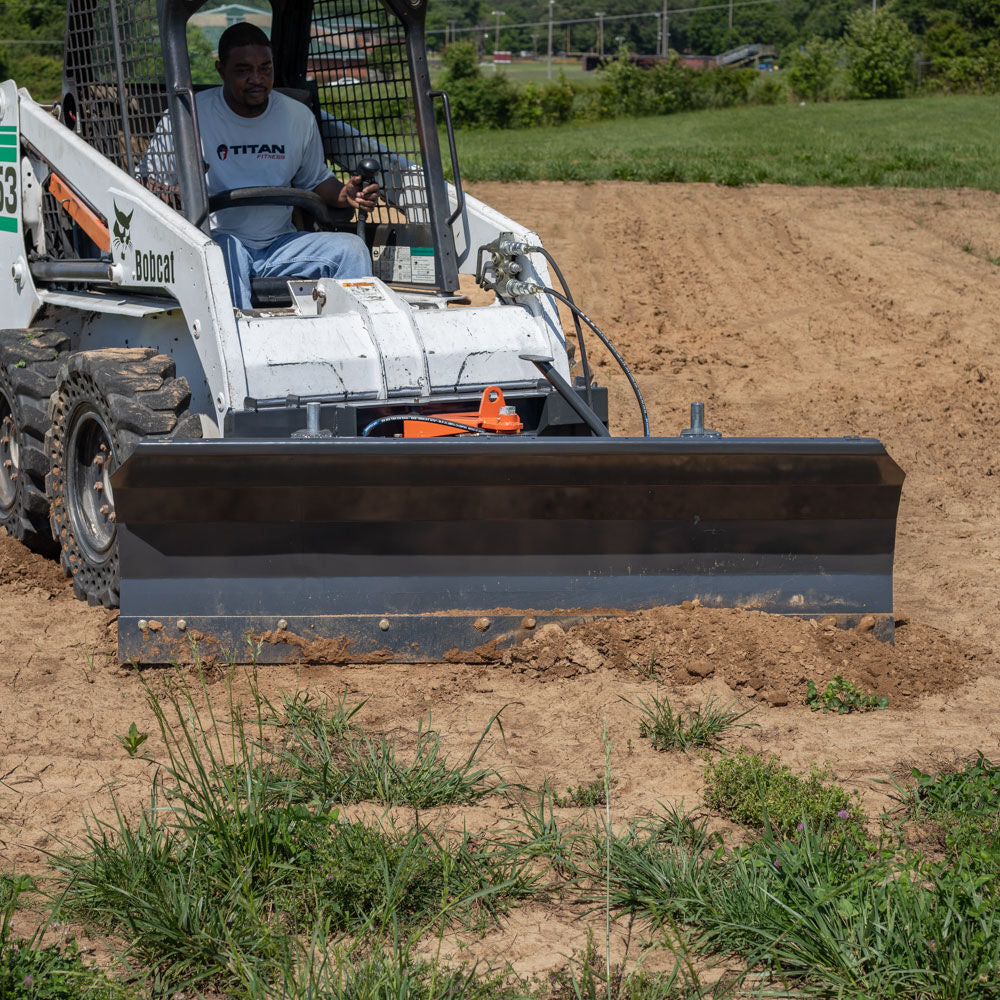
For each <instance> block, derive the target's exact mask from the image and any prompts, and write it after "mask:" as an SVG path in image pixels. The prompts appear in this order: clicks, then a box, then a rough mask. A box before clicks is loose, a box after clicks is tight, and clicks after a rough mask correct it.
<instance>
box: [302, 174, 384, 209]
mask: <svg viewBox="0 0 1000 1000" xmlns="http://www.w3.org/2000/svg"><path fill="white" fill-rule="evenodd" d="M314 190H315V191H316V194H318V195H319V196H320V197H321V198H322V199H323V200H324V201H325V202H326V203H327V204H328V205H330V206H331V207H332V208H357V209H360V210H361V211H363V212H371V211H373V210H374V208H375V206H376V205H377V204H378V184H364V182H363V181H362V180H361V175H360V174H356V175H355V176H354V177H352V178H350V180H348V181H346V182H344V183H341V182H340V181H338V180H335V179H334V178H333V177H330V178H328V179H327V180H325V181H323V183H322V184H320V185H318V186H317V187H316V188H315V189H314Z"/></svg>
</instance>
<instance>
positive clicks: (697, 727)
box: [639, 696, 753, 750]
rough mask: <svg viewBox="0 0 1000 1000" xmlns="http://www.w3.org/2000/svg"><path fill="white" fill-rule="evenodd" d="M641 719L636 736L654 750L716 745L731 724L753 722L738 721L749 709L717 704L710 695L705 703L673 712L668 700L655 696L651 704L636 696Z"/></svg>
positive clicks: (750, 709) (686, 748) (731, 726)
mask: <svg viewBox="0 0 1000 1000" xmlns="http://www.w3.org/2000/svg"><path fill="white" fill-rule="evenodd" d="M639 706H640V708H641V709H642V715H643V717H642V719H641V720H640V721H639V735H640V736H641V737H642V738H643V739H647V738H648V739H649V740H650V742H651V743H652V744H653V749H654V750H690V749H691V748H692V747H707V748H709V749H712V748H715V747H717V746H718V745H719V740H720V738H721V737H722V736H723V734H725V733H726V732H727V730H729V729H732V728H733V727H734V726H739V727H741V728H746V727H748V726H751V725H753V723H749V722H740V721H739V720H740V719H742V718H744V717H745V716H747V715H749V714H750V712H752V711H753V709H752V708H747V709H742V710H740V709H739V707H738V705H737V703H736V702H733V703H732V704H731V705H719V704H717V703H716V701H715V700H714V699H713V698H712V697H711V696H709V698H708V699H707V700H706V702H705V704H704V705H703V706H702V707H701V708H698V709H695V710H694V711H693V712H688V713H687V714H685V713H683V712H675V711H674V710H673V708H672V707H671V705H670V699H669V698H664V699H663V700H662V701H661V700H660V699H659V698H656V697H654V698H653V703H652V704H651V705H649V704H647V703H646V702H644V701H643V700H642V699H641V698H640V699H639Z"/></svg>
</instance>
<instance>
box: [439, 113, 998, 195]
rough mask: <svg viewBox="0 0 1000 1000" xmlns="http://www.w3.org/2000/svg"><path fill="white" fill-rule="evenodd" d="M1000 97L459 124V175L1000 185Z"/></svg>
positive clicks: (990, 187)
mask: <svg viewBox="0 0 1000 1000" xmlns="http://www.w3.org/2000/svg"><path fill="white" fill-rule="evenodd" d="M998 134H1000V97H957V96H954V97H921V98H913V99H910V100H897V101H843V102H837V103H832V104H806V105H798V104H788V105H780V106H775V107H760V106H754V107H739V108H728V109H725V110H719V111H696V112H686V113H683V114H676V115H668V116H663V117H654V118H640V119H621V120H615V121H608V122H596V123H591V124H573V125H567V126H563V127H559V128H545V129H543V128H536V129H523V130H514V131H503V132H471V131H470V132H463V133H460V134H459V136H458V149H459V154H460V163H461V166H462V176H463V178H465V179H467V180H470V181H474V180H499V181H521V180H563V181H598V180H636V181H652V182H656V181H707V182H711V183H716V184H728V185H743V184H799V185H817V184H819V185H835V186H848V187H864V186H883V187H948V188H953V187H973V188H982V189H984V190H988V191H1000V143H998V142H997V136H998Z"/></svg>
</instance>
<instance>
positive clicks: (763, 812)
mask: <svg viewBox="0 0 1000 1000" xmlns="http://www.w3.org/2000/svg"><path fill="white" fill-rule="evenodd" d="M831 777H832V776H831V774H830V772H829V770H827V769H823V770H820V769H817V768H815V767H814V768H812V769H811V770H810V772H809V773H808V774H797V773H795V772H794V771H792V770H791V768H789V767H786V766H784V765H783V764H781V762H780V761H779V760H778V758H777V757H770V758H768V759H765V758H763V757H761V756H760V755H759V754H754V753H750V752H748V751H747V750H746V749H744V748H743V747H741V748H740V749H739V750H737V751H736V753H734V754H731V755H728V756H725V757H722V758H720V759H719V760H717V761H714V762H711V763H709V765H708V767H707V768H706V770H705V803H706V804H707V805H708V806H710V807H711V808H713V809H718V810H719V811H720V812H721V813H723V814H724V815H725V816H728V817H729V818H730V819H732V820H734V821H735V822H737V823H740V824H742V825H743V826H746V827H750V828H751V829H757V830H761V829H764V828H765V827H771V828H772V829H774V830H775V831H777V832H778V833H784V834H788V833H793V832H795V831H796V830H797V829H799V828H800V827H803V826H804V827H808V828H809V829H811V830H821V829H826V830H830V831H832V832H834V833H835V835H836V836H837V837H838V838H843V837H845V836H850V837H853V838H858V837H861V838H863V835H864V833H863V831H864V815H863V813H862V811H861V806H860V802H859V800H858V798H857V795H851V794H849V793H848V792H846V791H845V790H844V789H843V788H841V787H840V786H839V785H836V784H834V783H832V782H830V778H831Z"/></svg>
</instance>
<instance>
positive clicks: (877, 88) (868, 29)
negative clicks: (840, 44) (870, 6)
mask: <svg viewBox="0 0 1000 1000" xmlns="http://www.w3.org/2000/svg"><path fill="white" fill-rule="evenodd" d="M915 48H916V46H915V40H914V37H913V35H911V34H910V29H909V28H907V26H906V24H905V22H904V21H903V20H902V19H901V18H899V17H897V16H896V15H895V14H894V13H893V11H892V9H891V8H890V7H882V8H881V9H879V10H877V11H870V10H859V11H856V12H855V13H854V14H852V15H851V18H850V20H849V21H848V22H847V36H846V50H847V74H848V77H849V79H850V81H851V85H852V87H853V89H854V91H855V93H856V94H857V96H858V97H862V98H866V99H867V98H875V97H902V96H903V95H904V94H905V93H906V91H907V89H908V88H909V86H910V84H911V83H912V81H913V55H914V51H915Z"/></svg>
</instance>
